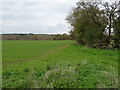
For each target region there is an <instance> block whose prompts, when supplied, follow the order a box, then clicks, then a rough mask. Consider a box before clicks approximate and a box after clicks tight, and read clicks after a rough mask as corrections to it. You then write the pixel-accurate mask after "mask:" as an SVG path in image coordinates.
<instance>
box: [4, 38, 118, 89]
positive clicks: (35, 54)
mask: <svg viewBox="0 0 120 90" xmlns="http://www.w3.org/2000/svg"><path fill="white" fill-rule="evenodd" d="M2 45H3V47H2V87H3V88H117V87H118V51H117V50H103V49H95V48H86V47H85V46H80V45H76V44H75V41H70V40H66V41H64V40H61V41H59V40H54V41H49V40H48V41H47V40H46V41H21V40H19V41H10V40H9V41H3V44H2Z"/></svg>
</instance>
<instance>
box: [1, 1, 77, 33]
mask: <svg viewBox="0 0 120 90" xmlns="http://www.w3.org/2000/svg"><path fill="white" fill-rule="evenodd" d="M77 1H78V0H20V1H18V0H4V1H2V2H0V9H1V10H0V11H1V14H0V20H1V22H0V26H2V28H1V29H2V33H5V34H6V33H40V34H62V33H68V31H69V30H70V26H69V25H68V24H67V23H66V21H65V18H66V16H67V15H68V14H69V11H71V9H72V7H74V6H75V5H76V2H77Z"/></svg>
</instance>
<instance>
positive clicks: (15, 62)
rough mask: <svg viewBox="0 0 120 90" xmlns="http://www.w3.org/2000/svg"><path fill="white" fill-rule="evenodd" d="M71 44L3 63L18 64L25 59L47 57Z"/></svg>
mask: <svg viewBox="0 0 120 90" xmlns="http://www.w3.org/2000/svg"><path fill="white" fill-rule="evenodd" d="M68 46H69V45H68V44H65V45H61V46H59V47H56V48H53V49H51V50H49V51H47V52H45V53H43V54H40V55H38V56H33V57H30V58H24V59H19V60H16V61H14V62H9V63H5V64H2V65H3V66H6V65H14V64H17V63H21V62H24V61H31V60H38V59H42V58H44V57H47V56H49V55H51V54H54V53H56V52H59V51H61V50H63V49H64V48H66V47H68Z"/></svg>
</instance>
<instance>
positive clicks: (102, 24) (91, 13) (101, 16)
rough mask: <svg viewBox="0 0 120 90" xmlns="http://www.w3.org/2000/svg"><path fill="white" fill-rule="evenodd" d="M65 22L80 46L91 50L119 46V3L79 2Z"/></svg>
mask: <svg viewBox="0 0 120 90" xmlns="http://www.w3.org/2000/svg"><path fill="white" fill-rule="evenodd" d="M66 20H67V22H68V23H69V24H70V25H71V30H70V35H71V37H73V39H75V40H76V41H77V43H78V44H80V45H85V46H87V47H93V48H118V47H119V45H120V44H119V43H120V1H117V2H115V1H112V2H100V1H99V2H85V1H84V2H81V1H79V2H77V3H76V7H74V8H73V9H72V10H71V12H70V14H69V15H68V16H67V17H66Z"/></svg>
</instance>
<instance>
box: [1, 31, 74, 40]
mask: <svg viewBox="0 0 120 90" xmlns="http://www.w3.org/2000/svg"><path fill="white" fill-rule="evenodd" d="M2 40H73V38H72V37H71V36H70V35H67V34H52V35H49V34H32V33H30V34H2Z"/></svg>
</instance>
